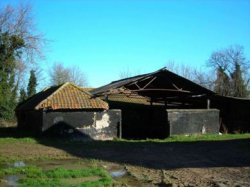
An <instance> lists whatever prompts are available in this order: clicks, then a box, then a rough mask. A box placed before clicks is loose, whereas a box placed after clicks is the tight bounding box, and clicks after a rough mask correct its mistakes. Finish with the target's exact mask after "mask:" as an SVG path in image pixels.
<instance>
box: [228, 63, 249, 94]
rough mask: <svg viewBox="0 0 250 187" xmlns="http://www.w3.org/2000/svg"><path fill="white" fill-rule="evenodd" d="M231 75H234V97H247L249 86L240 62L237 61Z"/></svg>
mask: <svg viewBox="0 0 250 187" xmlns="http://www.w3.org/2000/svg"><path fill="white" fill-rule="evenodd" d="M231 77H232V86H231V87H232V93H231V95H232V96H234V97H247V96H248V91H247V86H246V84H245V83H244V80H243V75H242V70H241V67H240V64H238V63H235V69H234V72H233V73H232V75H231Z"/></svg>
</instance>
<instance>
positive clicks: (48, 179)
mask: <svg viewBox="0 0 250 187" xmlns="http://www.w3.org/2000/svg"><path fill="white" fill-rule="evenodd" d="M8 175H21V176H25V177H24V178H22V179H20V180H19V184H20V186H25V187H26V186H27V187H33V186H34V187H40V186H41V187H42V186H64V187H73V186H75V187H78V186H79V187H94V186H111V185H112V184H113V180H112V178H111V177H110V175H109V174H108V173H107V172H106V171H105V170H103V169H101V168H87V169H74V170H71V169H64V168H55V169H51V170H47V171H43V170H42V169H41V168H39V167H35V166H26V167H18V168H6V169H2V170H1V171H0V177H4V176H8ZM72 179H73V180H72ZM74 179H76V180H74ZM72 181H80V182H79V183H78V184H74V183H72ZM83 181H84V182H83Z"/></svg>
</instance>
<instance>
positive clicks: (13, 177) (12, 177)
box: [6, 175, 21, 187]
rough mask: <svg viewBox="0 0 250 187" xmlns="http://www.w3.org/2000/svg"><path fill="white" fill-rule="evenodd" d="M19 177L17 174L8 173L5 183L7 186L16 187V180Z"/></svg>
mask: <svg viewBox="0 0 250 187" xmlns="http://www.w3.org/2000/svg"><path fill="white" fill-rule="evenodd" d="M20 178H21V177H20V176H18V175H9V176H7V177H6V183H7V186H12V187H16V186H18V180H19V179H20Z"/></svg>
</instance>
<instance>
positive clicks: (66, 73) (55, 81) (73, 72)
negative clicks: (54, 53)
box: [49, 62, 87, 86]
mask: <svg viewBox="0 0 250 187" xmlns="http://www.w3.org/2000/svg"><path fill="white" fill-rule="evenodd" d="M49 76H50V83H51V85H60V84H63V83H65V82H72V83H74V84H76V85H78V86H87V79H86V76H85V74H84V73H83V72H82V71H81V69H80V68H79V67H77V66H72V67H65V66H64V65H63V64H62V63H58V62H57V63H54V65H53V67H52V68H51V71H50V72H49Z"/></svg>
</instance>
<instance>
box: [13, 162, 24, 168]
mask: <svg viewBox="0 0 250 187" xmlns="http://www.w3.org/2000/svg"><path fill="white" fill-rule="evenodd" d="M13 166H14V167H15V168H20V167H24V166H26V164H25V163H24V162H23V161H16V162H15V163H14V165H13Z"/></svg>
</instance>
